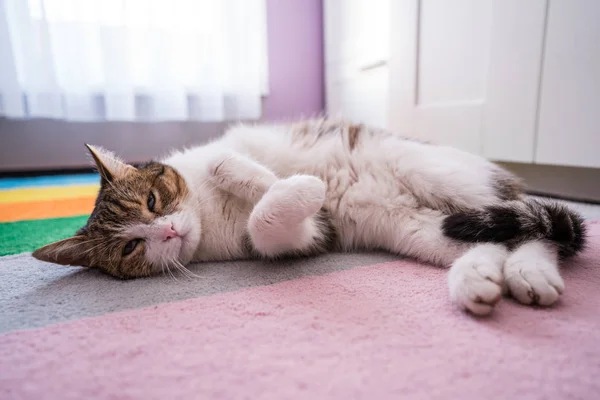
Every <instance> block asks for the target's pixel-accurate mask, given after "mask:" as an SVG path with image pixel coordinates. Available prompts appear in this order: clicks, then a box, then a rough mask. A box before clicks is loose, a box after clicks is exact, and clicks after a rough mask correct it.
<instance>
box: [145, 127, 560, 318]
mask: <svg viewBox="0 0 600 400" xmlns="http://www.w3.org/2000/svg"><path fill="white" fill-rule="evenodd" d="M315 124H317V123H315ZM298 129H299V128H298V127H295V126H293V125H273V126H268V125H257V126H250V125H240V126H237V127H234V128H232V129H231V130H230V131H229V132H227V134H226V135H225V136H224V137H222V138H221V139H219V140H217V141H215V142H212V143H210V144H207V145H204V146H199V147H195V148H191V149H187V150H184V151H180V152H176V153H174V154H172V155H171V156H169V157H168V158H166V159H165V160H163V162H164V163H166V164H168V165H171V166H172V167H174V168H175V169H176V170H177V171H178V172H179V173H180V174H181V175H182V176H183V177H184V179H185V180H186V183H187V185H188V188H189V190H190V199H189V200H188V202H187V203H186V205H184V206H183V207H181V215H182V216H183V217H182V218H181V221H183V222H181V223H183V224H185V226H186V227H187V228H186V229H189V234H188V235H187V236H185V237H184V238H183V239H182V246H181V249H182V250H181V251H182V254H180V256H179V259H180V260H182V261H184V262H185V263H187V262H190V261H208V260H230V259H236V258H240V257H244V256H245V254H246V253H245V252H244V247H243V240H242V238H243V237H244V235H245V234H246V233H248V232H249V233H250V236H251V239H252V242H253V244H254V246H255V247H256V249H257V250H258V251H259V252H262V253H263V254H264V255H266V256H274V255H277V254H279V253H285V252H287V251H289V250H292V249H301V248H304V247H306V246H309V244H310V240H311V238H312V237H314V235H315V231H316V226H315V221H314V220H313V219H311V218H312V216H313V215H314V214H315V213H316V212H317V211H318V210H319V209H320V208H321V206H323V205H324V206H325V207H326V208H327V209H328V210H329V212H330V213H331V217H332V223H333V225H334V227H335V229H336V232H337V234H338V238H339V239H338V240H339V247H340V249H342V250H355V249H374V248H384V249H387V250H389V251H392V252H395V253H399V254H403V255H408V256H411V257H414V258H416V259H418V260H421V261H425V262H431V263H434V264H437V265H440V266H444V267H448V266H450V265H453V267H452V269H451V271H450V274H449V287H450V292H451V296H452V299H453V300H454V301H455V302H456V303H457V304H458V305H459V306H461V307H463V308H466V309H468V310H470V311H472V312H474V313H476V314H486V313H489V312H490V311H491V310H492V307H493V305H494V304H495V302H496V301H497V300H498V298H499V296H500V292H501V288H502V282H503V277H502V268H503V265H504V261H505V259H506V257H507V251H506V250H505V249H504V248H503V247H502V246H496V245H478V246H473V245H471V244H467V243H458V242H456V241H453V240H450V239H448V238H446V237H445V236H444V235H443V233H442V230H441V224H442V221H443V219H444V218H445V216H446V215H447V212H444V207H448V204H449V203H451V204H452V205H453V206H455V207H459V208H460V207H464V208H479V207H483V206H486V205H490V204H493V203H494V202H495V201H497V197H496V193H495V192H494V188H493V187H491V184H490V182H491V179H490V175H491V174H492V173H493V171H495V166H494V165H493V164H491V163H489V162H488V161H486V160H485V159H483V158H480V157H477V156H474V155H471V154H468V153H465V152H462V151H459V150H456V149H453V148H449V147H443V146H434V145H429V144H422V143H417V142H413V141H408V140H404V139H403V138H401V137H398V136H394V135H391V134H379V132H376V131H375V132H371V133H369V132H366V131H365V132H363V133H362V134H361V135H360V136H359V137H358V142H357V143H355V146H349V142H348V140H349V139H348V135H346V134H345V132H344V126H343V124H340V125H339V126H335V125H332V126H331V127H330V131H329V132H328V133H327V134H326V135H322V136H321V137H320V138H317V135H316V134H299V133H298ZM310 129H314V130H318V129H319V126H314V127H309V130H310ZM336 130H337V131H336ZM346 133H347V132H346ZM173 245H174V244H173ZM159 246H160V245H159ZM169 246H170V244H169ZM151 247H152V244H151ZM190 249H193V252H192V251H190ZM192 253H193V254H192ZM550 253H551V251H550V250H549V248H548V247H547V246H545V245H542V244H529V245H527V244H526V245H523V246H522V247H521V248H519V249H518V250H517V251H516V252H515V254H513V255H512V256H511V257H510V258H509V260H508V263H507V264H506V266H505V267H504V274H505V276H506V281H507V284H508V286H509V288H510V290H511V291H512V292H513V294H514V295H515V297H517V299H519V300H520V301H523V302H526V300H527V296H526V293H527V292H528V291H531V290H533V292H534V293H537V295H539V298H540V300H539V301H540V303H541V304H550V303H552V302H554V301H555V300H556V298H557V297H558V294H559V293H560V292H561V291H562V280H561V279H560V276H559V275H558V271H557V269H556V257H555V255H556V254H555V252H554V253H552V254H550ZM152 254H155V253H153V252H151V255H150V257H159V256H158V255H152ZM190 254H192V255H190ZM540 255H541V257H540V258H539V259H536V257H538V256H540ZM461 256H462V257H461ZM161 261H162V259H161Z"/></svg>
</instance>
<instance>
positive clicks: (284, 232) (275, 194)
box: [248, 175, 333, 258]
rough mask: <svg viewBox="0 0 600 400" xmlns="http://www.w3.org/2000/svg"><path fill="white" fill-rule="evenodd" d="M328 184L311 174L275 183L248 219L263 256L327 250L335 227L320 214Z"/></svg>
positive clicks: (255, 244)
mask: <svg viewBox="0 0 600 400" xmlns="http://www.w3.org/2000/svg"><path fill="white" fill-rule="evenodd" d="M325 189H326V187H325V184H324V183H323V182H322V181H321V180H320V179H318V178H316V177H314V176H308V175H295V176H292V177H289V178H286V179H281V180H279V181H277V182H276V183H274V184H273V185H272V186H271V188H270V189H269V190H268V191H267V193H265V195H264V196H263V197H262V199H261V200H260V201H259V202H258V204H257V205H256V206H255V207H254V209H253V211H252V213H251V214H250V218H249V220H248V232H249V234H250V240H251V241H252V245H253V248H254V249H255V251H257V252H258V253H259V254H260V255H261V256H263V257H268V258H271V257H277V256H281V255H285V254H293V255H308V254H316V253H320V252H323V251H325V250H327V247H328V245H329V244H330V243H331V241H332V235H333V230H332V229H331V227H330V225H329V221H328V218H327V217H326V216H323V215H320V212H321V211H320V210H321V208H322V206H323V202H324V201H325Z"/></svg>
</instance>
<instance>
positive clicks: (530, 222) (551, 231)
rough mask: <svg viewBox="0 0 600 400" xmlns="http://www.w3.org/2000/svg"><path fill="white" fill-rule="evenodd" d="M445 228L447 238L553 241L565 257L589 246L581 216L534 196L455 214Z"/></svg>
mask: <svg viewBox="0 0 600 400" xmlns="http://www.w3.org/2000/svg"><path fill="white" fill-rule="evenodd" d="M442 227H443V230H444V234H445V235H446V236H447V237H449V238H452V239H456V240H460V241H464V242H492V243H507V244H509V245H514V244H518V243H522V242H525V241H529V240H536V239H547V240H551V241H553V242H555V243H556V244H557V245H558V249H559V255H560V257H561V258H566V257H570V256H573V255H575V254H577V253H578V252H579V251H581V250H582V249H583V247H584V246H585V225H584V224H583V219H582V218H581V216H579V215H578V214H577V213H575V212H573V211H572V210H570V209H569V208H567V207H566V206H564V205H562V204H559V203H554V202H545V201H537V200H532V199H531V200H529V199H528V200H525V201H509V202H505V203H502V204H499V205H494V206H488V207H485V208H483V209H481V210H472V211H467V212H459V213H456V214H452V215H450V216H448V217H446V219H445V220H444V222H443V225H442Z"/></svg>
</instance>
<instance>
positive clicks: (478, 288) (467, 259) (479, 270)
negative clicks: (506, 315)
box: [448, 245, 506, 315]
mask: <svg viewBox="0 0 600 400" xmlns="http://www.w3.org/2000/svg"><path fill="white" fill-rule="evenodd" d="M505 259H506V257H505V251H504V250H503V249H500V248H497V246H494V245H482V246H478V248H475V249H472V250H470V251H469V252H467V253H466V254H465V255H463V256H462V257H460V258H459V259H457V260H456V261H455V262H454V264H453V265H452V268H451V269H450V272H449V273H448V286H449V289H450V298H451V299H452V301H453V302H454V303H455V304H457V305H458V306H459V307H460V308H462V309H464V310H467V311H470V312H471V313H473V314H476V315H487V314H489V313H491V312H492V310H493V309H494V306H495V305H496V303H497V302H498V301H499V300H500V298H501V297H502V284H503V277H502V265H503V263H504V260H505Z"/></svg>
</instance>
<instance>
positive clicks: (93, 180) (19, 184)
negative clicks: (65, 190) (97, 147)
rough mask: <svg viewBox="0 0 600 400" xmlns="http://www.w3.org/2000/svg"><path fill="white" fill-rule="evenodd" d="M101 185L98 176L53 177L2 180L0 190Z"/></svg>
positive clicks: (0, 180)
mask: <svg viewBox="0 0 600 400" xmlns="http://www.w3.org/2000/svg"><path fill="white" fill-rule="evenodd" d="M99 183H100V176H99V175H98V174H77V175H52V176H35V177H26V178H1V179H0V190H2V189H17V188H24V187H40V186H72V185H93V184H99Z"/></svg>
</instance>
